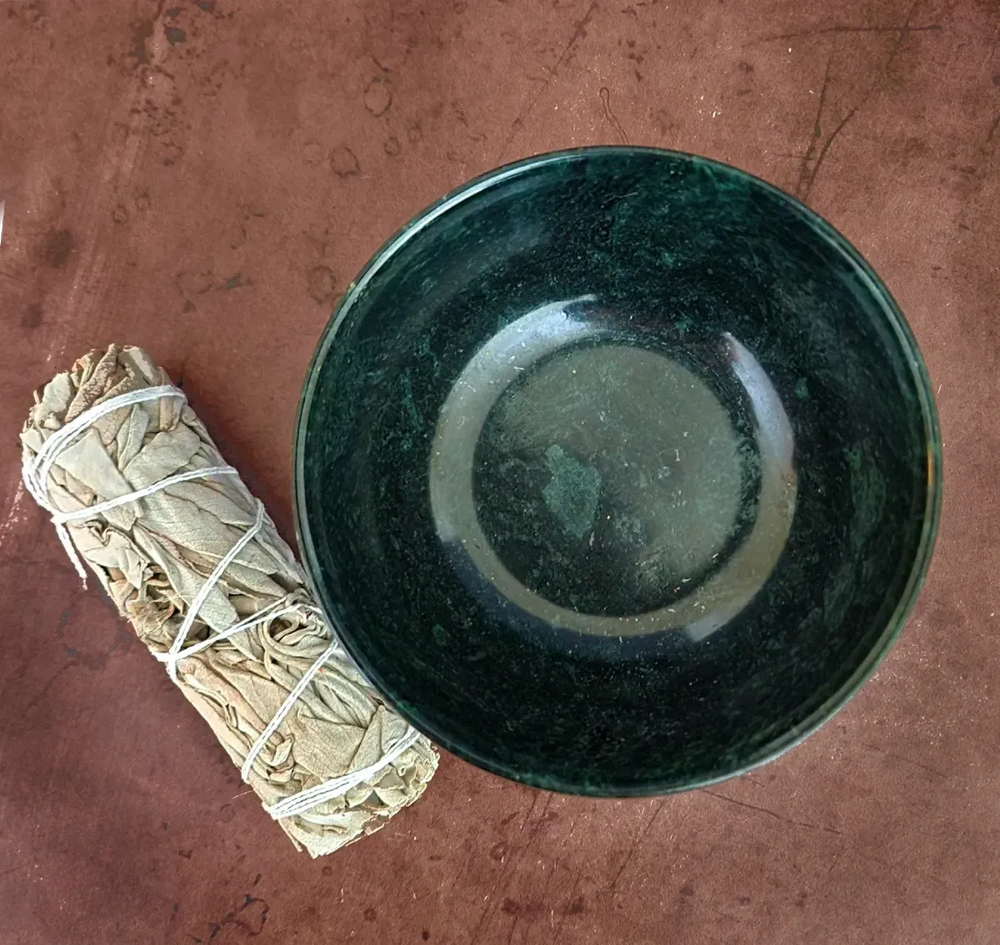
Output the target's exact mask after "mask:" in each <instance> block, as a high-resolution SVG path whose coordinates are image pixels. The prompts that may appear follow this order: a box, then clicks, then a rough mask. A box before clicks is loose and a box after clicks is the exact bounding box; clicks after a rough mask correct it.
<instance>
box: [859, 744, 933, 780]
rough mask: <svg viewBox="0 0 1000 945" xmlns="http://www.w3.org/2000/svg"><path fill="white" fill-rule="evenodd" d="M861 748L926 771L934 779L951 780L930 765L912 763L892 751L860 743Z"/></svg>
mask: <svg viewBox="0 0 1000 945" xmlns="http://www.w3.org/2000/svg"><path fill="white" fill-rule="evenodd" d="M860 744H861V747H862V748H868V749H870V750H871V751H874V752H876V753H877V754H880V755H884V756H885V757H886V758H895V759H896V760H897V761H902V762H903V763H904V764H908V765H913V767H914V768H920V769H922V770H923V771H926V772H927V773H928V774H933V775H935V776H936V777H939V778H943V779H944V780H945V781H950V780H951V775H948V774H945V773H944V772H943V771H938V770H937V768H932V767H931V766H930V765H925V764H923V763H921V762H919V761H914V760H913V759H912V758H907V757H905V756H904V755H897V754H896V752H894V751H886V750H885V749H884V748H879V746H878V745H869V744H867V743H866V742H861V743H860Z"/></svg>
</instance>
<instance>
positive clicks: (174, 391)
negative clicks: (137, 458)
mask: <svg viewBox="0 0 1000 945" xmlns="http://www.w3.org/2000/svg"><path fill="white" fill-rule="evenodd" d="M164 397H175V398H179V399H180V400H182V401H184V402H185V403H186V402H187V397H186V396H185V394H184V392H183V391H182V390H180V389H179V388H176V387H172V386H170V385H168V384H165V385H160V386H156V387H146V388H142V389H139V390H133V391H129V392H127V393H124V394H119V395H118V396H116V397H111V398H109V399H108V400H105V401H103V402H101V403H99V404H95V405H94V406H93V407H91V408H89V409H88V410H85V411H84V412H83V413H81V414H80V415H79V416H77V417H75V418H74V419H73V420H71V421H70V422H69V423H67V424H66V425H65V426H64V427H62V428H60V429H59V430H56V431H55V432H54V433H52V435H51V436H49V437H48V438H47V439H46V440H45V443H44V444H43V445H42V448H41V449H40V450H39V451H38V452H37V453H36V454H35V456H34V458H33V459H32V458H28V457H26V458H25V461H24V466H23V470H22V472H23V479H24V485H25V488H26V489H27V490H28V492H29V494H30V495H31V496H32V498H34V500H35V501H36V502H37V503H38V504H39V505H40V506H41V507H42V508H43V509H45V511H46V512H48V513H49V515H50V516H51V517H52V521H53V523H54V524H55V527H56V534H57V535H58V536H59V541H60V542H61V543H62V546H63V548H64V549H65V550H66V554H67V555H68V556H69V559H70V561H71V562H72V563H73V567H74V568H75V569H76V572H77V574H79V575H80V578H81V580H82V581H83V586H84V587H86V586H87V572H86V570H85V568H84V565H83V561H82V560H81V558H80V555H79V554H78V553H77V550H76V548H75V547H74V546H73V542H72V540H71V538H70V534H69V531H68V529H67V528H66V525H67V524H68V523H70V522H83V521H86V520H89V519H93V518H95V517H96V516H98V515H101V514H102V513H104V512H107V511H110V510H111V509H115V508H118V507H119V506H123V505H126V504H128V503H130V502H138V501H140V500H141V499H144V498H146V497H147V496H151V495H153V494H154V493H156V492H159V491H161V490H163V489H166V488H168V487H170V486H172V485H175V484H177V483H181V482H190V481H192V480H195V479H208V478H211V477H213V476H236V475H239V474H238V472H237V470H236V469H234V468H233V467H232V466H208V467H206V468H204V469H192V470H187V471H185V472H181V473H177V474H175V475H172V476H168V477H167V478H165V479H161V480H159V481H157V482H155V483H152V484H150V485H148V486H145V487H144V488H142V489H137V490H135V491H134V492H130V493H128V494H127V495H123V496H118V497H116V498H114V499H109V500H107V501H106V502H100V503H97V504H95V505H90V506H87V507H86V508H83V509H79V510H76V511H73V512H63V511H60V510H59V509H57V508H55V507H54V506H53V505H52V503H51V502H50V501H49V497H48V489H47V485H46V484H47V482H48V477H49V472H50V471H51V469H52V466H53V465H54V464H55V462H56V460H57V459H58V458H59V454H60V453H61V452H62V451H63V450H64V449H66V447H67V446H69V444H70V443H72V442H73V441H74V440H75V439H76V438H77V437H79V436H80V435H82V434H83V433H84V432H85V431H86V430H87V428H88V427H90V425H91V424H93V423H94V422H95V421H96V420H98V419H100V418H101V417H104V416H107V415H108V414H109V413H112V412H113V411H115V410H120V409H122V408H123V407H131V406H132V405H134V404H141V403H146V402H148V401H152V400H159V399H161V398H164ZM265 520H267V521H268V524H271V523H270V521H269V520H268V519H267V515H266V513H265V511H264V506H263V503H261V502H260V500H257V513H256V516H255V518H254V521H253V524H252V525H250V527H249V528H248V529H247V530H246V531H245V532H244V533H243V535H241V536H240V538H239V540H238V541H237V542H236V543H235V544H234V545H233V546H232V548H230V549H229V551H228V552H227V553H226V555H225V556H224V557H223V558H222V559H221V560H220V561H219V563H218V564H217V565H216V566H215V569H214V570H213V571H212V573H211V574H210V575H209V576H208V578H207V579H206V580H205V583H204V584H203V585H202V586H201V588H200V590H199V591H198V593H197V595H196V596H195V598H194V600H193V601H192V602H191V606H190V607H189V608H188V611H187V613H186V614H185V616H184V620H183V621H182V623H181V626H180V628H179V630H178V632H177V636H176V637H175V638H174V640H173V642H172V644H171V645H170V649H169V650H168V651H167V652H166V653H154V656H155V657H156V658H157V659H158V660H159V661H160V662H162V663H165V664H166V668H167V673H168V675H169V676H170V678H171V679H172V680H173V681H174V682H175V683H178V684H180V681H179V679H178V676H177V665H178V663H180V662H181V660H184V659H186V658H187V657H189V656H193V655H194V654H196V653H199V652H201V651H202V650H205V649H207V648H208V647H210V646H214V645H216V644H218V643H220V642H222V641H223V640H227V639H229V638H230V637H232V636H234V635H235V634H237V633H243V632H245V631H247V630H250V629H251V628H253V627H255V626H257V625H259V624H261V623H264V622H265V621H268V620H273V619H275V618H276V617H279V616H282V615H284V614H288V613H291V612H293V611H295V610H301V609H302V608H303V606H305V607H307V608H308V609H309V610H311V611H312V612H314V613H316V614H317V615H318V614H319V611H318V608H314V607H312V606H311V605H302V604H296V605H295V606H287V605H285V602H284V601H277V602H275V603H274V604H270V605H269V606H267V607H264V608H263V609H261V610H259V611H257V612H256V613H254V614H252V615H251V616H249V617H247V618H245V619H244V620H241V621H239V622H238V623H236V624H233V626H231V627H229V628H228V629H226V630H223V631H221V632H218V633H216V634H214V635H213V636H211V637H209V638H207V639H205V640H201V641H199V642H197V643H194V644H192V645H190V646H188V647H185V646H184V644H185V642H186V641H187V637H188V634H189V633H190V632H191V629H192V627H193V626H194V623H195V620H196V619H197V616H198V611H199V610H200V609H201V607H202V605H203V604H204V603H205V601H206V599H207V598H208V596H209V594H210V593H211V592H212V589H213V588H214V587H215V585H216V583H217V582H218V581H219V579H220V577H221V576H222V575H223V574H224V573H225V571H226V569H227V568H228V567H229V566H230V565H231V564H232V563H233V561H235V560H236V558H237V556H238V555H239V553H240V552H241V551H242V550H243V549H244V548H245V547H246V546H247V545H248V544H249V543H250V542H251V541H253V539H254V538H255V537H256V535H257V534H258V532H260V530H261V528H262V527H263V525H264V522H265ZM327 626H328V627H329V625H327ZM329 630H330V636H331V643H330V645H329V646H328V647H327V649H326V650H325V651H324V652H323V653H322V654H321V655H320V656H319V657H318V658H317V659H316V661H315V662H314V663H313V664H312V665H311V666H310V667H309V668H308V669H307V670H306V672H305V673H304V674H303V675H302V678H301V679H300V680H299V681H298V683H297V684H296V685H295V687H294V688H293V689H292V691H291V692H290V693H289V694H288V697H287V698H286V699H285V701H284V702H283V703H282V705H281V706H280V707H279V709H278V711H277V712H276V713H275V715H274V717H273V718H272V719H271V721H270V722H269V723H268V724H267V726H266V727H265V728H264V730H263V731H262V732H261V733H260V735H259V736H258V737H257V740H256V741H255V742H254V743H253V745H251V746H250V750H249V751H248V752H247V756H246V759H245V760H244V762H243V766H242V768H241V770H240V775H241V776H242V778H243V781H244V782H247V783H249V778H250V772H251V770H252V769H253V764H254V761H256V759H257V756H258V755H259V754H260V752H261V751H263V749H264V748H265V747H266V746H267V743H268V741H269V740H270V738H271V736H272V735H274V733H275V732H276V731H277V730H278V728H279V726H280V725H281V723H282V722H283V721H284V719H285V717H286V716H287V715H288V713H289V712H290V711H291V710H292V708H293V706H294V705H295V703H296V702H297V701H298V699H299V698H300V697H301V695H302V693H304V692H305V691H306V689H307V688H308V687H309V685H310V683H311V682H312V681H313V678H314V677H315V676H316V674H317V673H319V672H320V671H321V670H322V667H323V666H324V665H325V664H326V663H327V662H328V661H329V660H330V659H332V658H334V657H336V658H338V659H341V660H344V661H347V662H351V661H350V657H349V656H348V654H347V652H346V651H345V650H344V648H343V646H342V645H341V643H340V641H339V640H338V639H337V636H336V633H335V632H334V630H333V628H332V627H329ZM351 665H353V663H352V664H351ZM419 737H420V733H419V732H417V731H416V729H414V728H413V727H412V726H408V727H407V730H406V732H405V733H404V735H403V736H402V737H401V738H400V739H399V740H398V741H397V742H396V744H395V745H393V746H392V747H391V748H390V749H389V750H388V751H387V752H385V753H384V754H383V756H382V757H381V758H379V760H378V761H376V762H374V763H373V764H370V765H367V766H366V767H364V768H359V769H356V770H354V771H348V772H347V773H346V774H343V775H340V776H338V777H336V778H331V779H329V780H327V781H324V782H323V783H322V784H318V785H316V786H315V787H312V788H308V789H306V790H303V791H300V792H298V793H297V794H293V795H291V796H290V797H287V798H285V799H284V800H282V801H280V802H279V803H277V804H274V805H272V806H270V807H266V806H265V808H264V809H265V810H266V811H267V812H268V813H269V814H270V815H271V817H273V818H274V819H275V820H278V819H280V818H282V817H295V816H300V815H302V814H304V813H306V812H307V811H309V810H311V809H312V808H314V807H318V806H319V805H320V804H323V803H325V802H326V801H328V800H332V799H333V798H336V797H340V796H341V795H344V794H346V793H347V792H348V791H350V790H351V789H352V788H354V787H356V786H357V785H359V784H361V783H363V782H364V781H366V780H367V779H368V778H370V777H372V775H374V774H377V773H378V772H379V771H381V770H382V769H383V768H387V767H388V766H389V765H390V764H392V763H393V762H394V761H395V760H396V759H397V758H398V757H399V756H400V755H401V754H402V753H403V752H404V751H406V750H407V749H408V748H409V747H410V746H412V745H413V744H414V743H415V742H416V740H417V739H418V738H419Z"/></svg>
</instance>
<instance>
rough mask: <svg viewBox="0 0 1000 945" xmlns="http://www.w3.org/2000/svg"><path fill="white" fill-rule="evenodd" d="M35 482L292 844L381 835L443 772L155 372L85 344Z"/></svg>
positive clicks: (44, 440)
mask: <svg viewBox="0 0 1000 945" xmlns="http://www.w3.org/2000/svg"><path fill="white" fill-rule="evenodd" d="M21 442H22V447H23V455H24V470H25V483H26V485H27V486H28V489H29V491H30V492H31V493H32V495H33V496H34V497H35V499H36V500H37V501H38V502H39V503H40V504H41V505H43V507H45V508H46V509H47V510H48V511H49V512H50V513H52V515H53V520H54V521H55V522H56V526H57V529H58V531H59V534H60V537H61V538H62V539H63V543H64V545H65V546H66V549H67V552H68V553H69V554H70V557H71V558H72V559H73V560H74V562H75V563H76V564H77V566H78V569H79V570H81V575H84V574H85V572H84V571H83V569H82V563H85V564H86V565H87V566H89V568H90V570H91V571H92V572H93V573H94V574H96V575H97V577H98V579H99V580H100V582H101V584H102V585H103V586H104V588H105V590H107V592H108V593H109V594H110V595H111V597H112V599H113V600H114V601H115V603H116V604H117V605H118V609H119V610H120V611H121V613H122V614H123V616H125V617H127V618H128V619H129V621H130V622H131V624H132V626H133V628H134V630H135V632H136V634H137V636H138V637H139V639H140V640H142V642H143V643H145V644H146V646H147V647H148V648H149V650H150V651H151V652H152V653H153V654H154V656H156V658H157V659H159V660H161V661H162V662H164V663H165V664H166V665H167V668H168V670H169V671H170V673H171V676H172V678H174V680H175V681H176V682H177V684H178V686H179V687H180V689H181V691H182V692H183V693H184V695H185V696H186V697H187V699H188V700H189V701H190V702H191V703H192V704H193V705H194V707H195V708H196V709H197V710H198V712H199V713H200V714H201V715H202V716H203V717H204V718H205V720H206V721H207V722H208V724H209V725H210V726H211V727H212V730H213V732H215V735H216V737H217V738H218V739H219V741H220V742H221V743H222V745H223V747H224V748H225V749H226V751H227V752H228V753H229V756H230V757H231V758H232V759H233V761H234V762H235V763H236V764H237V765H240V766H242V768H243V776H244V779H245V780H246V781H247V783H248V784H249V785H250V786H251V787H252V788H253V789H254V791H255V792H256V793H257V795H258V796H259V797H260V798H261V800H262V802H263V803H264V806H265V809H267V810H268V811H269V813H271V815H272V816H273V817H274V818H275V819H277V820H278V823H280V824H281V826H282V827H283V828H284V830H285V832H286V833H287V834H288V835H289V836H290V837H291V838H292V840H293V842H295V843H296V845H297V846H300V847H304V848H305V849H307V850H308V851H309V852H310V854H312V855H313V856H319V855H322V854H325V853H330V852H333V851H334V850H336V849H339V848H340V847H342V846H344V845H345V844H347V843H350V842H351V841H353V840H355V839H357V838H358V837H360V836H362V835H364V834H367V833H371V832H373V831H374V830H377V829H378V828H379V827H380V826H382V825H383V824H384V823H385V822H386V820H387V819H388V818H389V817H391V816H392V815H393V814H395V813H397V812H398V811H399V810H401V809H402V808H403V807H405V806H407V805H409V804H411V803H413V801H415V800H416V799H417V798H418V797H419V796H420V795H421V794H422V793H423V790H424V788H425V787H426V785H427V783H428V781H429V780H430V778H431V776H432V775H433V773H434V770H435V768H436V766H437V756H436V754H435V753H434V751H433V749H432V748H431V746H430V744H429V743H428V742H427V740H426V739H425V738H423V737H422V736H419V735H418V734H417V733H416V732H415V731H414V730H413V729H411V728H410V727H409V726H408V725H407V724H406V722H405V721H403V719H401V718H400V717H399V716H398V715H396V714H395V713H394V712H393V711H392V710H391V709H389V708H388V707H387V706H386V705H384V703H383V702H382V700H381V699H380V698H379V696H378V694H377V693H375V692H374V690H373V689H372V688H371V686H370V685H369V683H368V682H367V680H365V678H364V677H363V676H362V675H361V673H360V672H359V671H358V670H357V668H356V667H355V666H354V665H353V663H352V662H351V661H350V659H349V658H348V657H347V655H346V653H344V651H343V650H342V649H341V648H340V646H339V644H338V642H337V640H336V637H335V635H334V634H333V632H332V630H331V628H330V626H329V625H328V624H327V623H326V621H325V620H324V619H323V617H322V615H321V614H320V612H319V610H318V608H317V607H316V606H315V603H314V602H313V600H312V597H311V595H310V593H309V591H308V589H307V587H306V582H305V578H304V576H303V574H302V572H301V570H300V568H299V566H298V564H297V563H296V561H295V558H294V556H293V554H292V552H291V549H289V547H288V545H287V544H286V543H285V542H284V541H283V540H282V539H281V537H280V536H279V535H278V533H277V531H276V530H275V528H274V526H273V524H272V523H271V521H270V520H269V519H268V518H267V516H266V514H265V513H264V511H263V508H262V506H260V503H259V502H257V500H256V499H255V498H254V497H253V496H252V495H251V494H250V493H249V491H248V490H247V489H246V487H245V486H244V485H243V483H242V481H241V480H240V478H239V476H238V475H237V474H236V471H235V470H234V469H232V467H229V466H227V465H226V464H225V462H224V460H223V459H222V457H221V456H220V454H219V451H218V449H217V448H216V446H215V444H214V443H213V442H212V439H211V438H210V437H209V435H208V433H207V431H206V430H205V427H204V426H203V425H202V423H201V421H200V420H199V419H198V418H197V416H196V415H195V414H194V411H193V410H191V408H190V407H189V406H188V405H187V402H186V400H185V398H184V396H183V394H182V393H181V392H180V391H179V390H178V389H177V388H176V387H174V386H173V385H172V384H171V383H170V380H169V378H168V376H167V375H166V372H164V371H163V370H162V369H161V368H159V367H157V366H156V365H155V364H153V362H152V361H151V360H150V358H149V357H148V355H147V354H146V353H145V352H144V351H142V350H141V349H138V348H132V347H125V348H119V347H117V346H114V345H113V346H111V347H110V348H108V349H107V351H105V352H99V351H96V352H91V353H90V354H88V355H87V356H85V357H84V358H81V359H80V360H79V361H77V362H76V364H74V365H73V368H72V369H71V370H70V371H69V372H67V373H65V374H60V375H58V376H57V377H55V378H54V379H53V380H52V381H50V382H49V383H48V384H47V385H46V386H45V388H44V390H43V391H42V392H41V393H40V394H36V403H35V406H34V407H33V408H32V410H31V413H30V415H29V419H28V422H27V423H26V425H25V427H24V430H23V431H22V433H21Z"/></svg>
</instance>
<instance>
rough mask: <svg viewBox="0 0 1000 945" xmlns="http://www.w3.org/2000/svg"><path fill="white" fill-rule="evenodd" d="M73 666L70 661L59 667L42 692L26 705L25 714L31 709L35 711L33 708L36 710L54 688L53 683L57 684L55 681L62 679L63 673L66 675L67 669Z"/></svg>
mask: <svg viewBox="0 0 1000 945" xmlns="http://www.w3.org/2000/svg"><path fill="white" fill-rule="evenodd" d="M72 665H73V663H72V661H70V662H68V663H63V665H62V666H60V667H59V669H57V670H56V671H55V672H54V673H53V674H52V675H51V676H50V677H49V679H48V682H46V683H45V685H44V686H42V688H41V689H40V690H39V691H38V692H37V693H36V694H35V695H34V696H32V698H31V700H30V701H29V702H28V704H27V705H26V706H25V707H24V711H25V712H27V711H28V710H29V709H33V708H34V707H35V706H36V705H38V703H39V702H41V701H42V699H43V698H44V697H45V694H46V693H47V692H48V691H49V689H51V688H52V684H53V683H54V682H55V681H56V680H57V679H58V678H59V677H60V676H61V675H62V674H63V673H65V672H66V670H67V669H69V668H70V666H72Z"/></svg>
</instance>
